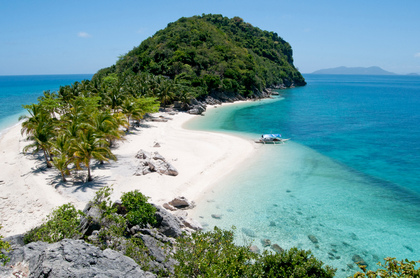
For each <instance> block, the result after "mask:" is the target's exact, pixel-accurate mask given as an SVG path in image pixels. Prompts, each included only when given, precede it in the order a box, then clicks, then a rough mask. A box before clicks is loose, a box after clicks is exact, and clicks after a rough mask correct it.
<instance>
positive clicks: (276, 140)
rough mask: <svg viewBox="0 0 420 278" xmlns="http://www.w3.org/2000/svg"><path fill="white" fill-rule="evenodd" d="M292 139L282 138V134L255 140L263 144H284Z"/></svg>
mask: <svg viewBox="0 0 420 278" xmlns="http://www.w3.org/2000/svg"><path fill="white" fill-rule="evenodd" d="M288 140H290V139H283V138H281V134H263V135H261V138H260V139H259V140H255V143H262V144H277V143H278V144H284V142H286V141H288Z"/></svg>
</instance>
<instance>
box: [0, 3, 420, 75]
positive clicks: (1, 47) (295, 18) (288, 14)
mask: <svg viewBox="0 0 420 278" xmlns="http://www.w3.org/2000/svg"><path fill="white" fill-rule="evenodd" d="M203 13H206V14H207V13H212V14H222V15H224V16H227V17H234V16H239V17H241V18H243V19H244V20H245V21H246V22H249V23H251V24H252V25H253V26H256V27H259V28H261V29H263V30H268V31H274V32H276V33H278V34H279V35H280V36H281V37H282V38H283V39H284V40H286V41H287V42H289V43H290V44H291V46H292V48H293V51H294V64H295V66H296V67H298V68H299V70H300V71H301V72H303V73H310V72H313V71H315V70H318V69H322V68H330V67H338V66H348V67H356V66H361V67H368V66H379V67H382V68H383V69H385V70H388V71H392V72H396V73H399V74H406V73H412V72H416V73H419V74H420V30H419V29H420V16H419V14H420V1H418V0H405V1H388V0H382V1H376V0H371V1H369V0H364V1H358V0H353V1H332V0H331V1H323V0H318V1H312V0H307V1H304V0H301V1H297V0H295V1H282V0H266V1H250V0H241V1H230V0H224V1H220V0H212V1H197V0H195V1H192V0H190V1H187V0H179V1H166V0H161V1H142V0H136V1H124V0H120V1H118V2H117V1H106V0H102V1H96V0H84V1H77V0H74V1H57V0H54V1H43V0H39V1H25V0H21V1H6V0H0V26H1V28H0V75H27V74H75V73H95V72H96V71H98V70H99V69H101V68H104V67H107V66H110V65H112V64H114V63H115V62H116V60H117V59H118V56H120V55H122V54H125V53H127V52H128V51H130V50H131V49H132V48H133V47H135V46H138V45H139V44H140V43H141V42H142V41H143V40H145V39H146V38H148V37H150V36H153V34H154V33H156V32H157V31H158V30H160V29H163V28H165V27H166V25H167V24H168V23H169V22H174V21H176V20H177V19H179V18H180V17H183V16H185V17H189V16H193V15H201V14H203Z"/></svg>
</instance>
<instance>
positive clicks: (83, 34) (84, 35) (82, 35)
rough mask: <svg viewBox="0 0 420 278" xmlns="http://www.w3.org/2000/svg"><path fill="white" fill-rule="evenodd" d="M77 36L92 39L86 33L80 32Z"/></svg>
mask: <svg viewBox="0 0 420 278" xmlns="http://www.w3.org/2000/svg"><path fill="white" fill-rule="evenodd" d="M77 36H78V37H80V38H90V37H91V35H90V34H88V33H86V32H79V33H77Z"/></svg>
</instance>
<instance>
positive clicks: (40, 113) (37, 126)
mask: <svg viewBox="0 0 420 278" xmlns="http://www.w3.org/2000/svg"><path fill="white" fill-rule="evenodd" d="M23 107H24V108H26V110H27V111H28V112H29V115H30V116H26V115H25V116H21V117H20V118H19V119H20V120H22V119H25V121H24V122H23V123H22V129H21V133H22V135H23V134H24V133H26V134H27V135H28V139H29V140H33V142H32V143H31V144H29V145H27V146H25V147H24V148H23V152H27V151H28V150H29V149H32V148H34V151H33V152H34V153H37V152H39V151H41V150H42V151H43V153H44V157H45V161H46V163H47V167H48V168H51V167H52V165H51V163H50V161H49V160H51V144H50V141H51V139H52V138H53V137H54V135H55V127H54V118H51V115H50V114H49V113H48V112H46V110H45V109H43V107H42V106H41V105H40V104H31V105H24V106H23Z"/></svg>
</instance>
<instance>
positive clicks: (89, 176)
mask: <svg viewBox="0 0 420 278" xmlns="http://www.w3.org/2000/svg"><path fill="white" fill-rule="evenodd" d="M87 168H88V177H87V181H88V182H90V181H93V179H92V176H91V175H90V164H88V165H87Z"/></svg>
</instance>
